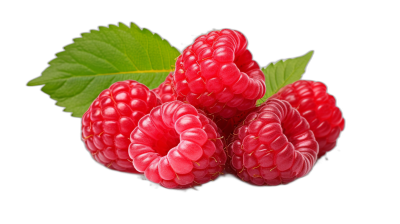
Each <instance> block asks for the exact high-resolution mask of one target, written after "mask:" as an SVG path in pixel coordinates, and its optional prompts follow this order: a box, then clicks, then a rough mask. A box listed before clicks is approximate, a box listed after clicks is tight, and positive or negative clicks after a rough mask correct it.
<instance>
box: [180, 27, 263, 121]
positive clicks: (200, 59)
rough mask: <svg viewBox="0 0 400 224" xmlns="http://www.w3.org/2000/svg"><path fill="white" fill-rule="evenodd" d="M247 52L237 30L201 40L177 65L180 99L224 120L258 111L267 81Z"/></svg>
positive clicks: (208, 36) (200, 38) (198, 40)
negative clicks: (254, 110)
mask: <svg viewBox="0 0 400 224" xmlns="http://www.w3.org/2000/svg"><path fill="white" fill-rule="evenodd" d="M246 48H247V40H246V38H245V37H244V35H243V34H242V33H240V32H238V31H235V30H229V29H224V30H221V31H212V32H210V33H208V34H206V35H202V36H200V37H198V38H197V39H196V40H195V42H194V43H193V44H192V45H190V46H189V47H187V48H186V49H185V50H184V51H183V53H182V54H181V55H180V56H179V57H178V59H177V61H176V64H175V76H174V81H175V87H176V93H177V94H178V96H183V97H186V100H187V101H188V102H189V103H190V104H192V105H193V106H195V107H196V108H200V109H203V110H204V111H205V112H206V113H208V114H213V115H215V116H220V117H222V118H225V119H226V118H231V117H234V116H235V115H236V114H237V113H238V111H245V110H248V109H250V108H252V107H255V105H256V101H257V100H258V99H260V98H262V97H263V96H264V94H265V90H266V89H265V88H266V87H265V77H264V74H263V72H262V71H261V70H260V67H259V65H258V64H257V62H255V61H254V60H253V59H252V55H251V53H250V51H249V50H247V49H246Z"/></svg>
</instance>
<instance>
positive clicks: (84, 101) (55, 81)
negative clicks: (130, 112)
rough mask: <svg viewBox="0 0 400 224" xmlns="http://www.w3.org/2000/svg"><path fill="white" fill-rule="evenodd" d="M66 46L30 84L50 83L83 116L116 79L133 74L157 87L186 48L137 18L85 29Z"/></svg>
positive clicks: (55, 96)
mask: <svg viewBox="0 0 400 224" xmlns="http://www.w3.org/2000/svg"><path fill="white" fill-rule="evenodd" d="M64 49H65V51H63V52H60V53H57V54H56V56H57V58H55V59H53V60H52V61H50V62H49V65H50V66H49V67H47V68H46V69H45V70H44V71H43V73H42V75H41V76H40V77H38V78H36V79H33V80H31V81H30V82H29V83H28V86H35V85H43V84H44V87H43V88H42V91H43V92H45V93H47V94H49V95H50V97H51V98H52V99H54V100H56V101H57V103H56V105H58V106H61V107H65V109H64V111H66V112H72V116H74V117H82V115H83V114H84V113H85V111H86V110H87V109H88V108H89V106H90V104H91V103H92V101H93V100H94V99H95V98H96V97H97V96H98V95H99V94H100V92H101V91H103V90H104V89H107V88H109V87H110V86H111V84H113V83H114V82H117V81H123V80H128V79H131V80H136V81H138V82H141V83H143V84H145V85H146V86H148V87H149V88H150V89H153V88H156V87H157V86H158V85H159V84H160V83H162V82H163V81H164V80H165V78H166V77H167V75H168V74H169V73H170V72H171V71H173V66H174V64H175V58H176V57H178V56H179V54H180V53H179V51H178V50H177V49H176V48H174V47H172V46H171V45H170V44H169V43H168V42H167V41H166V40H163V39H161V37H160V36H159V35H157V34H153V33H152V32H150V31H149V30H147V29H143V30H141V29H140V28H139V27H138V26H137V25H135V24H133V23H131V26H130V27H128V26H126V25H124V24H122V23H120V24H119V25H118V26H115V25H110V26H109V27H99V30H91V31H90V33H83V34H82V37H81V38H76V39H74V43H72V44H70V45H68V46H66V47H64Z"/></svg>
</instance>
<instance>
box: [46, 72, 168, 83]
mask: <svg viewBox="0 0 400 224" xmlns="http://www.w3.org/2000/svg"><path fill="white" fill-rule="evenodd" d="M172 71H174V70H173V69H162V70H144V71H127V72H114V73H104V74H94V75H82V76H71V77H68V78H61V79H54V80H51V81H59V80H68V79H72V78H86V77H99V76H108V75H122V74H136V73H159V72H172Z"/></svg>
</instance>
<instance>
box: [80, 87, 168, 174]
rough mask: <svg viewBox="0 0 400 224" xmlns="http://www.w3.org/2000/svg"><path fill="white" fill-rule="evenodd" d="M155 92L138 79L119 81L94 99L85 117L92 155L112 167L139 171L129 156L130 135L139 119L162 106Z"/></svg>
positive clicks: (84, 133)
mask: <svg viewBox="0 0 400 224" xmlns="http://www.w3.org/2000/svg"><path fill="white" fill-rule="evenodd" d="M159 104H160V103H159V102H158V101H157V97H156V95H155V94H154V93H153V92H151V91H150V90H149V89H148V88H147V87H146V86H145V85H143V84H141V83H139V82H136V81H123V82H116V83H114V84H113V85H111V86H110V88H109V89H106V90H104V91H103V92H101V93H100V95H99V96H98V97H97V98H96V99H95V100H94V101H93V103H92V105H91V106H90V107H89V109H88V111H86V113H85V114H84V115H83V117H82V139H83V141H84V142H85V145H86V148H87V149H88V150H89V151H90V152H91V154H92V156H93V158H94V159H95V160H96V161H97V162H99V163H101V164H103V165H105V166H107V167H109V168H110V169H114V170H118V171H123V172H130V173H137V171H136V170H135V168H134V167H133V165H132V162H131V161H130V159H129V155H128V146H129V144H130V140H129V136H130V134H131V132H132V131H133V129H134V128H135V127H136V126H137V124H138V122H139V120H140V118H142V117H143V116H144V115H145V114H148V113H149V112H150V110H151V109H152V108H153V107H155V106H157V105H159Z"/></svg>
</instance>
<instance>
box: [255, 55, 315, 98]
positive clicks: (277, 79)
mask: <svg viewBox="0 0 400 224" xmlns="http://www.w3.org/2000/svg"><path fill="white" fill-rule="evenodd" d="M313 53H314V51H310V52H308V53H307V54H305V55H303V56H300V57H297V58H292V59H287V60H285V61H284V60H280V61H278V62H276V63H275V64H273V63H270V64H269V65H268V66H267V67H265V68H262V69H261V71H262V72H263V73H264V75H265V85H266V87H267V90H266V92H265V95H264V97H263V98H261V99H259V100H258V101H257V105H259V104H261V103H263V102H265V101H266V100H267V99H268V98H269V97H271V96H272V95H274V94H275V93H277V92H278V91H279V90H280V89H281V88H282V87H284V86H286V85H289V84H291V83H294V82H296V81H297V80H300V78H301V76H302V75H303V74H304V72H305V69H306V66H307V64H308V62H309V61H310V59H311V56H312V55H313Z"/></svg>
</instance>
